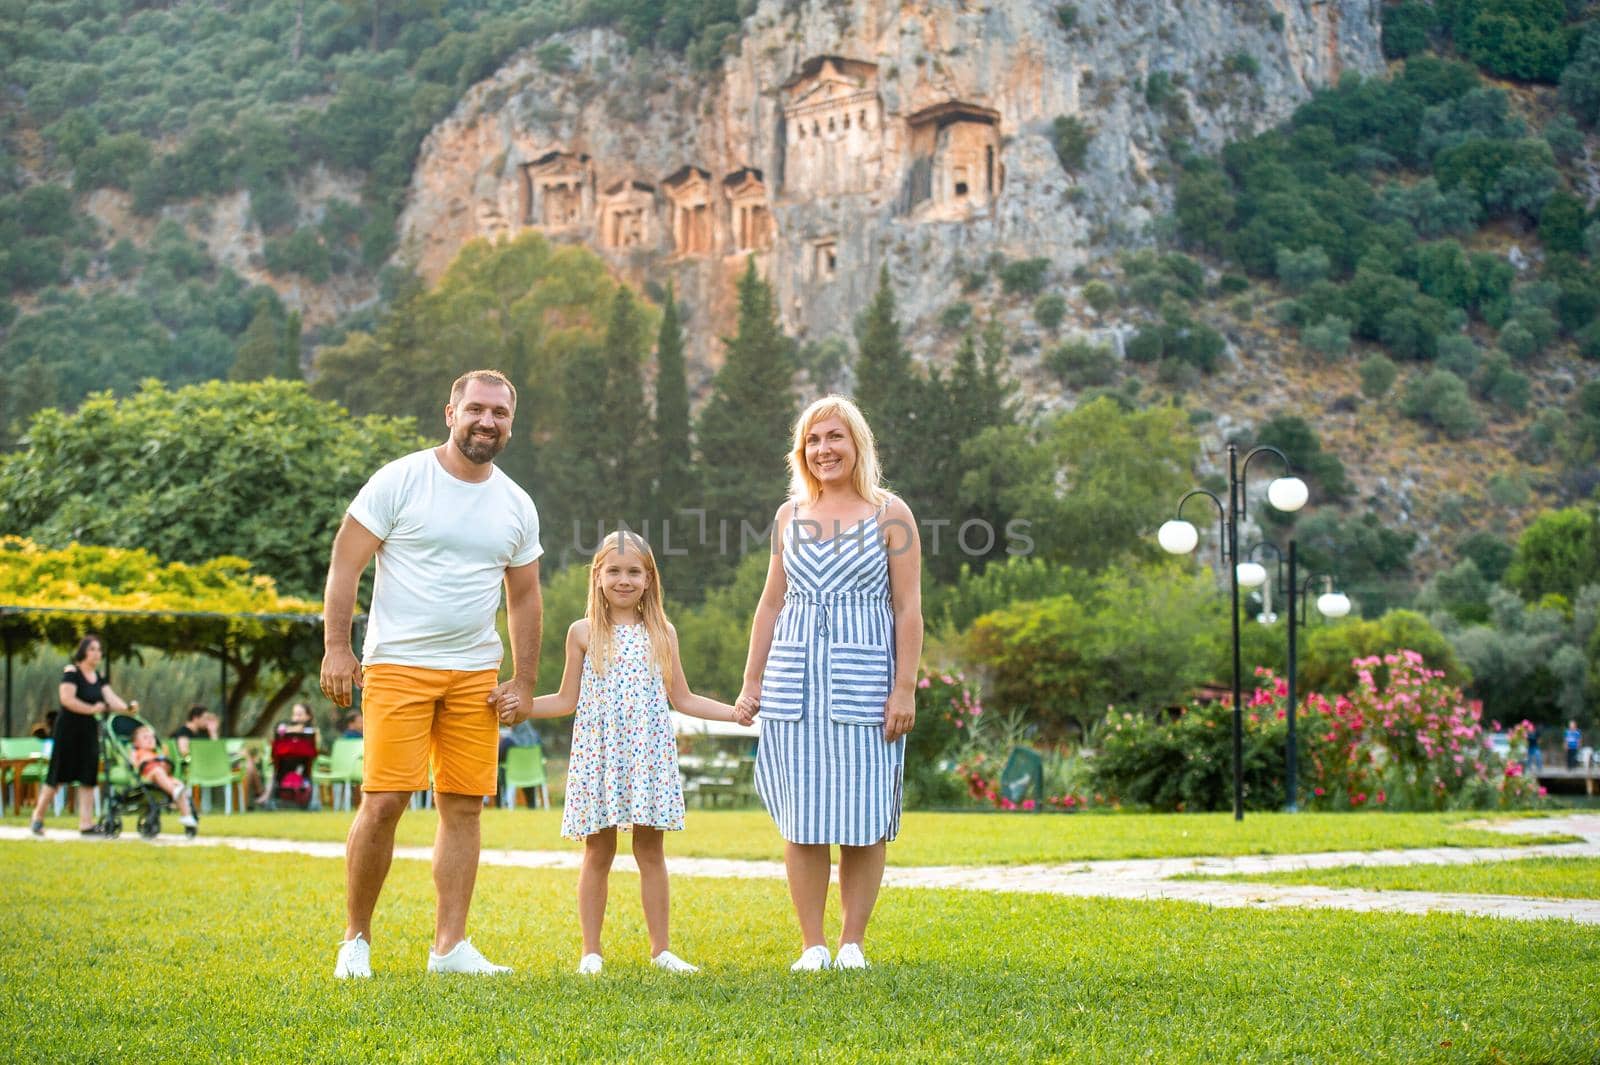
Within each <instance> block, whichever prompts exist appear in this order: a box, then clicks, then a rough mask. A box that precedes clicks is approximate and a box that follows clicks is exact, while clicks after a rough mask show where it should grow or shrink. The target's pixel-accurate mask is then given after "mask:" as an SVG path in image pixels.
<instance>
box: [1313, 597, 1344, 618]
mask: <svg viewBox="0 0 1600 1065" xmlns="http://www.w3.org/2000/svg"><path fill="white" fill-rule="evenodd" d="M1317 612H1318V613H1319V614H1321V615H1322V616H1323V617H1325V618H1342V617H1344V616H1345V615H1346V614H1348V613H1350V597H1349V596H1348V595H1345V594H1344V593H1343V592H1323V593H1322V594H1321V595H1319V596H1317Z"/></svg>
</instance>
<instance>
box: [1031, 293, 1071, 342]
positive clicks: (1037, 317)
mask: <svg viewBox="0 0 1600 1065" xmlns="http://www.w3.org/2000/svg"><path fill="white" fill-rule="evenodd" d="M1066 316H1067V299H1066V297H1065V296H1063V295H1061V294H1060V293H1059V292H1051V293H1048V294H1046V295H1043V296H1040V297H1039V298H1038V299H1036V300H1034V301H1033V320H1034V321H1036V322H1038V323H1039V324H1040V325H1041V326H1043V327H1044V328H1046V329H1048V330H1050V331H1051V332H1054V331H1055V329H1056V327H1057V326H1059V325H1060V324H1061V320H1062V319H1063V318H1065V317H1066Z"/></svg>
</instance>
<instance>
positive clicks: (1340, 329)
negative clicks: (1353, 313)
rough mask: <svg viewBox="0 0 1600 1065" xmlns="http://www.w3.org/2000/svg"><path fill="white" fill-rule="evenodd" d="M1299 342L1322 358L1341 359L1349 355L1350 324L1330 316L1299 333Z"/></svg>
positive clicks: (1335, 316)
mask: <svg viewBox="0 0 1600 1065" xmlns="http://www.w3.org/2000/svg"><path fill="white" fill-rule="evenodd" d="M1300 340H1301V342H1302V343H1304V344H1305V346H1306V347H1308V348H1310V349H1311V350H1312V351H1314V352H1316V353H1317V354H1318V355H1321V356H1322V357H1323V358H1327V359H1338V358H1343V357H1344V356H1345V355H1348V354H1349V353H1350V323H1349V322H1347V321H1345V320H1344V319H1343V318H1340V317H1338V316H1337V315H1331V314H1330V315H1329V316H1328V317H1326V318H1324V319H1323V320H1322V321H1320V322H1318V323H1317V324H1316V325H1314V326H1310V327H1309V328H1307V329H1306V330H1305V331H1304V332H1303V333H1301V334H1300Z"/></svg>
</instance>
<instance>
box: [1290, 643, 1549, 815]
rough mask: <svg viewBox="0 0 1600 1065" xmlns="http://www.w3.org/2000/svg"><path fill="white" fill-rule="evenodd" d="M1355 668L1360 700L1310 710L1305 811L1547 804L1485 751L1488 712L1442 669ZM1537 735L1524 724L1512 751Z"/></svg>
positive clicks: (1317, 700) (1394, 662) (1319, 702)
mask: <svg viewBox="0 0 1600 1065" xmlns="http://www.w3.org/2000/svg"><path fill="white" fill-rule="evenodd" d="M1351 665H1352V666H1353V667H1354V668H1355V671H1356V688H1355V690H1354V691H1352V692H1350V693H1349V694H1348V695H1341V696H1338V697H1337V698H1335V699H1332V700H1329V699H1327V698H1325V697H1323V696H1321V695H1318V694H1312V695H1310V696H1308V697H1307V699H1306V701H1305V706H1304V709H1303V711H1302V714H1303V721H1304V733H1303V735H1304V741H1303V747H1304V750H1305V753H1306V760H1307V768H1308V770H1309V772H1308V774H1307V776H1308V780H1309V782H1310V785H1311V786H1310V788H1309V789H1308V790H1309V791H1310V794H1309V795H1307V796H1306V798H1307V800H1308V801H1307V805H1309V806H1313V807H1319V808H1328V809H1339V808H1343V809H1348V808H1351V807H1362V806H1389V807H1397V808H1401V809H1407V810H1428V809H1431V810H1443V809H1450V808H1475V809H1481V808H1487V807H1495V806H1501V807H1504V806H1521V805H1528V804H1530V803H1533V802H1536V801H1537V800H1538V799H1539V798H1541V797H1542V796H1543V789H1541V788H1539V787H1538V786H1537V784H1536V783H1535V782H1534V781H1532V780H1531V779H1529V778H1528V777H1526V776H1524V775H1523V773H1522V766H1521V764H1520V763H1518V762H1516V761H1511V762H1509V763H1507V762H1505V761H1503V760H1502V759H1501V758H1500V757H1499V756H1498V755H1496V754H1495V753H1494V752H1493V751H1492V750H1491V749H1490V748H1489V747H1488V744H1487V742H1486V739H1487V738H1486V736H1485V735H1484V729H1483V705H1482V704H1481V703H1479V702H1477V701H1475V700H1468V699H1467V698H1465V697H1464V696H1463V695H1462V693H1461V689H1460V688H1457V687H1455V686H1453V685H1450V684H1447V683H1446V682H1445V680H1444V672H1443V671H1442V670H1436V669H1429V668H1427V666H1426V665H1425V664H1424V663H1423V660H1422V656H1421V655H1420V654H1418V653H1417V652H1415V651H1411V650H1401V651H1396V652H1394V653H1392V654H1386V655H1383V656H1378V655H1372V656H1370V657H1367V658H1358V659H1355V660H1354V661H1353V662H1352V663H1351ZM1380 671H1381V672H1382V673H1385V674H1386V675H1384V676H1381V679H1380ZM1258 672H1260V671H1258ZM1263 675H1270V674H1263ZM1494 727H1495V728H1496V730H1498V729H1499V726H1498V725H1495V726H1494ZM1531 728H1532V726H1531V725H1529V724H1528V723H1527V722H1526V721H1524V722H1523V723H1522V724H1520V725H1517V726H1515V727H1513V728H1512V729H1511V737H1512V746H1513V749H1516V748H1517V747H1519V746H1520V747H1522V748H1525V747H1526V744H1527V735H1528V732H1529V731H1530V730H1531Z"/></svg>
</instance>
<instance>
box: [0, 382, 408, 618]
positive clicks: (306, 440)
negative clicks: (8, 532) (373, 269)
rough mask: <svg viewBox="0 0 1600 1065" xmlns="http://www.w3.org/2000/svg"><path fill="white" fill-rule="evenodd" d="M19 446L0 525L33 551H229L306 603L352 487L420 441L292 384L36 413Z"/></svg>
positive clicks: (179, 555)
mask: <svg viewBox="0 0 1600 1065" xmlns="http://www.w3.org/2000/svg"><path fill="white" fill-rule="evenodd" d="M24 443H25V450H22V451H19V452H16V453H15V454H12V455H10V456H8V457H6V458H5V459H4V460H3V461H0V527H4V528H7V529H16V530H19V531H21V532H23V533H25V534H26V535H28V536H29V537H31V538H33V539H34V540H36V541H38V542H39V543H40V544H43V545H46V546H65V545H66V544H68V543H72V542H74V541H76V542H79V543H85V544H99V545H105V546H111V547H139V546H144V545H148V544H157V545H161V547H162V554H163V555H164V556H165V557H166V558H167V559H169V560H171V561H178V562H192V563H199V562H204V561H206V560H207V559H212V558H216V557H219V556H222V555H235V556H240V557H244V558H248V559H249V560H250V561H251V563H253V564H254V565H255V566H256V567H257V568H258V569H259V571H260V572H262V573H266V574H268V575H270V576H272V577H273V578H274V579H276V580H277V581H278V582H279V583H280V584H281V585H282V586H283V587H284V588H285V589H286V590H287V591H290V592H293V593H296V594H301V595H311V594H315V592H316V590H317V589H318V588H320V587H321V585H322V581H323V576H324V574H325V572H326V568H327V558H328V549H329V546H330V545H331V544H332V542H333V533H334V530H335V529H337V528H338V525H339V521H340V518H341V517H342V516H343V514H344V509H345V507H346V506H347V505H348V504H349V502H350V500H351V499H353V498H354V497H355V494H356V491H357V490H358V489H359V488H360V487H361V485H362V484H363V483H364V482H365V481H366V479H367V477H369V476H370V475H371V474H372V473H373V472H374V471H376V470H377V468H378V467H379V466H381V465H382V464H383V463H385V462H387V461H389V460H390V459H393V458H396V457H398V456H400V455H402V454H405V453H406V452H408V451H411V450H414V449H415V448H417V447H420V446H422V443H423V441H421V440H420V439H419V438H418V437H417V435H416V430H415V427H414V426H413V425H412V424H411V423H410V422H408V421H396V420H394V419H389V418H380V417H370V418H364V419H359V420H353V419H350V418H349V417H348V416H347V415H346V414H345V413H344V411H343V410H341V409H340V408H338V407H337V406H335V405H333V404H331V403H323V402H319V401H317V400H314V399H312V398H311V397H310V396H308V395H307V394H306V391H305V388H304V386H303V385H300V384H289V383H284V382H278V381H263V382H257V383H248V384H225V383H223V382H217V381H214V382H210V383H208V384H204V385H191V386H189V387H186V388H182V389H179V390H177V391H175V392H169V391H168V390H167V389H166V388H164V387H162V386H161V385H160V384H159V383H156V382H149V383H147V384H146V385H145V386H144V387H143V388H142V389H140V391H138V392H137V393H135V394H134V395H132V396H129V397H128V398H126V399H123V400H117V399H114V398H113V397H111V396H110V395H107V394H99V395H96V396H94V397H92V398H91V399H89V400H88V401H87V402H85V403H84V404H83V406H82V407H80V408H79V410H78V411H77V412H76V413H74V414H63V413H61V412H60V411H56V410H46V411H43V412H41V413H40V414H39V415H37V416H36V417H35V418H34V420H33V423H32V425H31V426H30V427H29V431H28V435H27V437H26V439H25V441H24Z"/></svg>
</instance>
